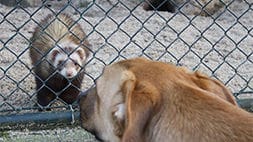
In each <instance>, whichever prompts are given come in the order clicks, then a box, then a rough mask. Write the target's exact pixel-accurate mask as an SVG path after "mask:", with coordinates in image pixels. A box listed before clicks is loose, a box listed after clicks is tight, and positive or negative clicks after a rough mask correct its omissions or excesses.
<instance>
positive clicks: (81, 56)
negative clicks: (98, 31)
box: [76, 48, 86, 60]
mask: <svg viewBox="0 0 253 142" xmlns="http://www.w3.org/2000/svg"><path fill="white" fill-rule="evenodd" d="M76 52H77V54H78V55H79V56H80V58H81V60H85V58H86V54H85V51H84V49H82V48H78V49H77V50H76Z"/></svg>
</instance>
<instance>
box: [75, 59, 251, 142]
mask: <svg viewBox="0 0 253 142" xmlns="http://www.w3.org/2000/svg"><path fill="white" fill-rule="evenodd" d="M235 104H236V103H235V100H234V98H233V96H232V95H231V93H230V92H229V91H228V90H227V89H226V88H225V87H224V86H223V85H222V84H221V83H220V82H218V81H216V80H213V79H210V78H208V77H206V76H204V75H202V74H200V73H198V72H190V71H188V70H186V69H184V68H182V67H176V66H174V65H170V64H165V63H161V62H154V61H149V60H145V59H142V58H137V59H130V60H125V61H120V62H118V63H115V64H112V65H109V66H107V67H105V69H104V71H103V74H102V76H101V77H100V78H99V79H98V80H97V82H96V88H94V89H92V90H91V91H89V93H88V95H87V96H82V97H81V99H80V111H81V125H82V127H83V128H84V129H86V130H88V131H89V132H91V133H93V134H94V135H95V136H96V137H97V138H98V139H100V140H101V141H105V142H250V141H253V115H252V114H250V113H248V112H246V111H244V110H242V109H241V108H239V107H238V106H236V105H235Z"/></svg>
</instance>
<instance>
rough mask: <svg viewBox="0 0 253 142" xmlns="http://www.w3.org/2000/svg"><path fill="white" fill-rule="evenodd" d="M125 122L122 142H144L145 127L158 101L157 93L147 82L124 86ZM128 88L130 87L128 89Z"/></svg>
mask: <svg viewBox="0 0 253 142" xmlns="http://www.w3.org/2000/svg"><path fill="white" fill-rule="evenodd" d="M126 86H128V87H126V88H125V89H126V90H125V91H124V92H125V93H126V94H125V97H126V98H125V99H126V101H125V102H126V111H127V112H126V120H125V127H126V128H125V131H124V134H123V138H122V142H144V141H145V140H144V138H143V137H142V136H143V132H144V131H145V130H144V129H145V125H146V124H147V122H148V121H149V119H150V118H151V116H153V115H152V113H153V112H154V109H155V107H156V106H157V104H159V103H158V101H159V99H160V97H159V92H158V91H157V89H156V88H155V86H153V85H152V84H151V83H149V82H147V81H138V80H137V81H136V83H135V86H131V85H129V84H128V85H126ZM129 86H130V87H129Z"/></svg>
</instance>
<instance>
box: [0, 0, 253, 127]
mask: <svg viewBox="0 0 253 142" xmlns="http://www.w3.org/2000/svg"><path fill="white" fill-rule="evenodd" d="M59 13H68V14H69V15H70V16H71V17H72V18H73V19H75V21H76V22H77V23H78V24H80V25H81V27H82V28H83V29H84V31H85V32H86V34H87V39H88V40H89V42H90V44H91V45H92V46H91V47H90V49H89V50H90V52H91V55H90V57H89V59H88V61H87V64H86V66H85V68H86V75H85V77H84V81H83V83H82V90H83V91H86V90H88V89H89V88H90V87H91V86H92V85H94V82H95V80H96V79H97V78H98V77H99V75H100V74H101V72H102V69H103V67H104V66H105V65H107V64H111V63H113V62H116V61H118V60H122V59H128V58H133V57H140V56H142V57H146V58H149V59H152V60H159V61H164V62H171V63H174V64H177V65H184V66H187V67H188V68H190V69H192V70H200V71H202V72H204V73H206V74H207V75H209V76H211V77H213V78H216V79H218V80H220V81H222V82H223V83H224V84H226V86H227V87H228V88H229V89H230V90H231V91H232V92H233V94H234V95H235V96H236V98H237V100H238V102H239V104H240V105H241V106H242V107H243V108H246V109H247V110H249V111H252V109H253V108H252V106H253V101H252V98H253V30H252V29H253V24H252V23H253V1H252V0H212V1H209V0H203V1H198V0H146V1H143V0H93V1H92V0H61V1H59V0H8V1H7V0H1V1H0V32H1V33H0V124H1V126H0V127H1V128H2V129H6V128H7V129H8V128H9V129H11V128H13V127H16V128H18V127H21V124H22V125H25V126H27V125H32V124H37V123H39V124H40V123H46V124H49V123H51V122H55V123H58V122H61V123H65V124H66V122H67V124H73V123H75V122H76V121H75V120H78V116H79V113H78V109H75V106H76V105H77V104H72V105H67V104H65V103H64V102H62V101H55V103H53V104H52V106H51V107H52V110H51V111H47V112H38V111H37V109H38V108H37V107H35V104H36V103H37V102H36V90H35V81H34V73H33V71H32V65H31V61H30V58H29V51H28V49H29V45H30V43H31V41H30V38H31V36H32V33H33V31H34V28H35V27H36V26H37V25H38V23H39V21H41V19H43V18H45V17H46V16H47V15H48V14H54V15H58V14H59ZM73 108H74V109H73ZM71 122H72V123H71ZM58 124H59V123H58ZM41 129H42V128H41Z"/></svg>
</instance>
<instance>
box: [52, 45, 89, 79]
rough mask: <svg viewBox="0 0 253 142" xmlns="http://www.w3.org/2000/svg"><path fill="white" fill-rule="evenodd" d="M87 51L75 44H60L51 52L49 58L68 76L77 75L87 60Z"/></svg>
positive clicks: (59, 70)
mask: <svg viewBox="0 0 253 142" xmlns="http://www.w3.org/2000/svg"><path fill="white" fill-rule="evenodd" d="M85 52H86V51H85V50H84V49H83V48H81V47H79V46H78V45H75V44H59V45H58V46H57V47H54V48H53V49H52V50H51V51H50V52H49V60H50V61H51V64H52V65H53V66H54V67H55V68H56V69H57V71H58V72H59V73H60V74H61V75H62V76H64V77H66V78H73V77H75V76H76V75H77V74H78V72H79V71H80V70H81V69H82V67H83V65H84V63H85V60H86V58H87V57H86V55H87V54H86V53H85Z"/></svg>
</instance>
